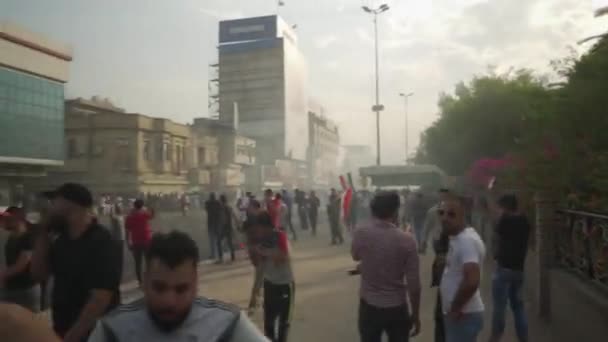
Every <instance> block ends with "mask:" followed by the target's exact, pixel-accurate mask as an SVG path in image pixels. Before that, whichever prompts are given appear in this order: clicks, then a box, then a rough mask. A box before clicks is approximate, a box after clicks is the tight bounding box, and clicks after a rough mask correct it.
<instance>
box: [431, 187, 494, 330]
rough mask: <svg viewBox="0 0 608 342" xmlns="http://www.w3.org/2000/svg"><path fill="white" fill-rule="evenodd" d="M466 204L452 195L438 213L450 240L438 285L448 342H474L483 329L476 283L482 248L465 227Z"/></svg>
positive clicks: (482, 309)
mask: <svg viewBox="0 0 608 342" xmlns="http://www.w3.org/2000/svg"><path fill="white" fill-rule="evenodd" d="M465 205H466V204H465V202H464V199H462V198H460V197H455V196H453V197H452V198H449V199H447V200H445V201H444V202H443V203H442V204H441V206H440V208H439V210H438V212H437V213H438V215H439V216H440V217H441V224H442V226H443V229H444V231H445V232H446V233H447V234H448V236H449V239H450V242H449V250H448V253H447V255H446V263H445V268H444V272H443V276H442V278H441V284H440V293H441V305H442V309H443V313H444V315H445V316H444V325H445V339H446V341H447V342H475V341H477V336H478V335H479V333H480V332H481V329H482V327H483V311H484V304H483V301H482V300H481V294H480V292H479V284H480V279H481V264H482V262H483V259H484V256H485V246H484V244H483V241H481V238H480V237H479V235H478V234H477V232H476V231H475V229H473V228H471V227H467V226H466V224H465V222H466V219H465V208H466V207H465Z"/></svg>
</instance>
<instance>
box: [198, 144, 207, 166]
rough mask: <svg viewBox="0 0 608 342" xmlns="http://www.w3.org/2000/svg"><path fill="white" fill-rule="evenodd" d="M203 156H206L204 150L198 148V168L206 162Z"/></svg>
mask: <svg viewBox="0 0 608 342" xmlns="http://www.w3.org/2000/svg"><path fill="white" fill-rule="evenodd" d="M205 154H206V150H205V148H204V147H199V148H198V150H197V155H196V157H197V160H198V166H199V167H201V166H204V165H205V164H206V163H207V161H206V160H205V157H206V155H205Z"/></svg>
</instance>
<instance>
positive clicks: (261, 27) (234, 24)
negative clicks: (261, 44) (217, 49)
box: [219, 15, 279, 45]
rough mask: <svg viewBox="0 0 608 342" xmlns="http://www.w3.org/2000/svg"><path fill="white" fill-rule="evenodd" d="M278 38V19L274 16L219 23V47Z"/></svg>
mask: <svg viewBox="0 0 608 342" xmlns="http://www.w3.org/2000/svg"><path fill="white" fill-rule="evenodd" d="M278 36H279V33H278V17H277V16H276V15H270V16H264V17H255V18H244V19H235V20H224V21H221V22H220V31H219V43H220V45H221V44H225V43H236V42H243V41H251V40H261V39H270V38H277V37H278Z"/></svg>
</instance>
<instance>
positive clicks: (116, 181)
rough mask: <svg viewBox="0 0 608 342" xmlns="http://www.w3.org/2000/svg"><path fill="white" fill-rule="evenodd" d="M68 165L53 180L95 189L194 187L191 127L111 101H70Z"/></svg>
mask: <svg viewBox="0 0 608 342" xmlns="http://www.w3.org/2000/svg"><path fill="white" fill-rule="evenodd" d="M65 142H66V143H65V145H66V161H65V165H64V166H63V167H62V168H60V169H57V170H56V171H54V172H53V173H52V175H51V176H52V177H49V179H50V180H52V182H53V183H63V182H66V181H72V182H81V183H83V184H86V185H87V186H89V187H90V188H91V189H92V190H93V191H94V192H96V193H98V194H101V193H113V194H125V195H127V194H130V195H136V194H139V193H173V192H175V193H177V192H183V191H187V190H188V188H189V187H190V182H189V179H188V173H189V170H190V161H191V158H189V156H188V151H190V150H191V147H190V143H191V141H190V127H189V126H187V125H183V124H179V123H175V122H173V121H171V120H168V119H161V118H152V117H149V116H146V115H142V114H137V113H126V112H125V111H124V110H122V109H120V108H118V107H115V106H113V105H112V104H111V103H109V102H108V101H99V100H98V99H97V98H93V99H91V100H83V99H76V100H71V101H67V102H66V113H65Z"/></svg>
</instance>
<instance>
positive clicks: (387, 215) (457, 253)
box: [351, 189, 530, 342]
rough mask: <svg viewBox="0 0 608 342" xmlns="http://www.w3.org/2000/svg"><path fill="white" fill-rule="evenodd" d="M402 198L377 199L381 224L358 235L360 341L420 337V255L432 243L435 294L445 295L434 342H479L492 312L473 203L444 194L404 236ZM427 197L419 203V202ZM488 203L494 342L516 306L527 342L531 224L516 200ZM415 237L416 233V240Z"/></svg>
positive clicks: (399, 341)
mask: <svg viewBox="0 0 608 342" xmlns="http://www.w3.org/2000/svg"><path fill="white" fill-rule="evenodd" d="M403 197H404V196H402V194H401V195H400V194H398V193H396V192H384V193H379V194H377V195H376V196H375V197H374V199H373V200H372V203H371V212H372V216H373V217H374V220H372V221H370V223H368V224H365V225H363V226H361V227H360V228H359V229H357V230H356V231H355V232H354V235H353V242H352V249H351V251H352V256H353V259H354V260H355V261H357V262H358V268H357V271H356V272H353V273H356V274H361V289H360V304H359V333H360V336H361V341H362V342H379V341H381V339H382V335H383V334H386V335H387V336H388V340H389V342H403V341H408V340H409V338H410V337H411V336H416V335H417V334H418V333H419V332H420V329H421V325H420V316H419V315H420V298H421V296H420V293H421V284H420V258H419V255H420V254H423V253H425V250H426V245H427V243H428V242H429V241H431V242H432V246H433V250H434V253H435V258H434V261H433V264H432V268H431V274H432V282H431V286H432V287H438V289H439V290H438V291H437V300H436V303H435V315H434V318H435V319H434V320H435V323H434V339H435V341H436V342H444V341H447V342H474V341H477V340H478V337H479V334H480V332H481V330H482V327H483V323H484V322H483V317H484V315H483V312H484V310H485V304H484V300H483V298H482V295H481V292H480V283H481V274H482V266H483V264H484V259H485V254H486V246H485V243H484V241H483V240H482V238H481V237H480V235H479V234H478V232H477V231H476V230H475V229H474V228H473V227H471V225H470V216H471V215H470V214H469V213H467V212H468V209H469V203H470V202H469V201H467V199H465V198H463V197H461V196H457V195H456V194H454V193H451V192H450V191H449V190H447V189H442V190H440V192H439V194H438V199H439V200H438V202H437V203H436V204H435V205H433V206H431V207H430V208H429V209H428V210H426V214H425V215H424V217H422V215H421V214H420V215H418V214H416V213H415V212H414V213H413V214H412V215H411V216H410V217H409V219H407V222H408V224H409V225H410V226H413V228H412V229H407V228H406V229H403V222H402V220H401V217H402V216H401V214H400V208H402V207H403V205H402V202H401V201H402V199H403ZM421 197H422V196H419V195H414V198H415V200H414V201H418V200H420V199H421ZM414 203H416V202H414ZM487 203H490V207H491V210H492V212H493V214H494V217H495V222H496V225H495V230H494V234H493V237H494V241H493V248H494V255H493V257H494V259H495V261H496V268H495V270H494V274H493V277H492V292H491V293H492V301H493V312H492V321H491V335H490V337H489V341H490V342H498V341H500V340H501V338H502V337H503V334H504V330H505V312H506V308H507V304H510V307H511V309H512V311H513V316H514V322H515V330H516V333H517V338H518V340H519V341H521V342H526V341H528V326H527V317H526V313H525V309H524V304H523V298H522V291H523V270H524V264H525V258H526V252H527V249H528V239H529V234H530V224H529V222H528V220H527V218H526V216H525V215H523V214H521V212H520V210H519V208H518V201H517V197H515V196H514V195H503V196H502V197H500V198H499V199H494V198H490V199H489V200H488V201H487ZM406 204H407V203H406ZM417 205H419V204H414V205H412V206H411V207H409V208H417ZM417 226H418V227H417ZM408 230H413V231H414V232H413V234H411V233H409V232H408ZM416 230H419V232H417V231H416ZM408 303H409V304H408Z"/></svg>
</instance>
